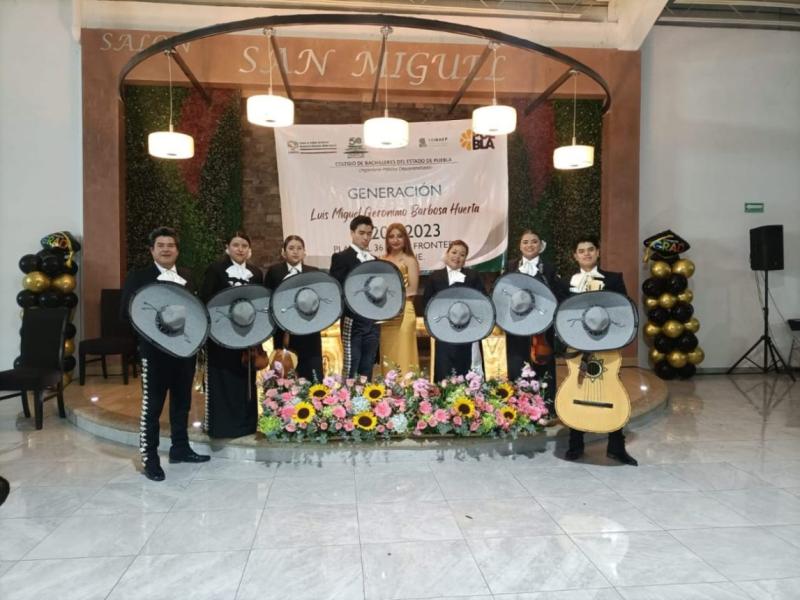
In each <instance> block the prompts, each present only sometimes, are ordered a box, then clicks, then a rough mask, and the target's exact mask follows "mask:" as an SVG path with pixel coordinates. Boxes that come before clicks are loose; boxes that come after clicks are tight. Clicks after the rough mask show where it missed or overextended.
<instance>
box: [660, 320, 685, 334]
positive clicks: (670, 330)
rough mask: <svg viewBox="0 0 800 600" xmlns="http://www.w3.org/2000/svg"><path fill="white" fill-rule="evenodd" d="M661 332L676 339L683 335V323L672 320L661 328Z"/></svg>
mask: <svg viewBox="0 0 800 600" xmlns="http://www.w3.org/2000/svg"><path fill="white" fill-rule="evenodd" d="M661 331H662V332H664V335H665V336H667V337H671V338H676V337H678V336H679V335H680V334H682V333H683V323H681V322H680V321H675V320H673V319H670V320H669V321H667V322H666V323H664V324H663V325H662V326H661Z"/></svg>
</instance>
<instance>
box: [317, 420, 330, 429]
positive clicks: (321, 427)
mask: <svg viewBox="0 0 800 600" xmlns="http://www.w3.org/2000/svg"><path fill="white" fill-rule="evenodd" d="M319 428H320V429H321V430H322V431H325V430H326V429H327V428H328V424H327V423H326V422H325V421H322V423H320V424H319Z"/></svg>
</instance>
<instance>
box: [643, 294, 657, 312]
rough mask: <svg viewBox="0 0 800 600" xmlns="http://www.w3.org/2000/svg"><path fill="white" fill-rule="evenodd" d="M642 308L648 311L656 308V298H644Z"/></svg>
mask: <svg viewBox="0 0 800 600" xmlns="http://www.w3.org/2000/svg"><path fill="white" fill-rule="evenodd" d="M644 306H645V308H646V309H647V310H650V309H652V308H655V307H656V306H658V298H650V297H646V298H645V299H644Z"/></svg>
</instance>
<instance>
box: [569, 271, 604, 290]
mask: <svg viewBox="0 0 800 600" xmlns="http://www.w3.org/2000/svg"><path fill="white" fill-rule="evenodd" d="M596 279H605V277H603V274H602V273H600V272H599V271H598V270H597V267H595V268H593V269H592V270H591V271H581V272H579V273H575V275H573V276H572V278H571V279H570V280H569V291H571V292H586V291H589V289H588V288H589V287H591V286H589V283H590V282H592V281H594V280H596ZM600 289H602V286H601V287H600Z"/></svg>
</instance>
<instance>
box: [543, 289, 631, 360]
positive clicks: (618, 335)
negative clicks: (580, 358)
mask: <svg viewBox="0 0 800 600" xmlns="http://www.w3.org/2000/svg"><path fill="white" fill-rule="evenodd" d="M592 306H601V307H603V308H605V309H606V310H607V311H608V315H609V317H610V318H611V324H610V325H609V328H608V331H607V332H606V333H605V334H604V335H602V336H597V337H595V336H592V335H590V334H589V332H587V331H586V330H585V329H584V327H583V322H582V319H581V317H582V316H583V313H584V311H585V310H586V309H588V308H590V307H592ZM638 327H639V313H638V311H637V310H636V306H635V305H634V304H633V302H632V301H631V299H630V298H628V297H627V296H624V295H622V294H618V293H617V292H607V291H599V292H584V293H582V294H576V295H574V296H572V297H570V298H568V299H567V300H564V301H563V302H562V303H561V304H560V305H559V307H558V310H557V311H556V318H555V328H556V335H558V337H559V339H560V340H561V341H562V342H564V344H566V345H567V346H569V347H571V348H575V350H580V351H581V352H600V351H603V350H618V349H619V348H622V347H624V346H627V345H628V344H630V343H631V342H632V341H633V339H634V338H635V337H636V331H637V329H638Z"/></svg>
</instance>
